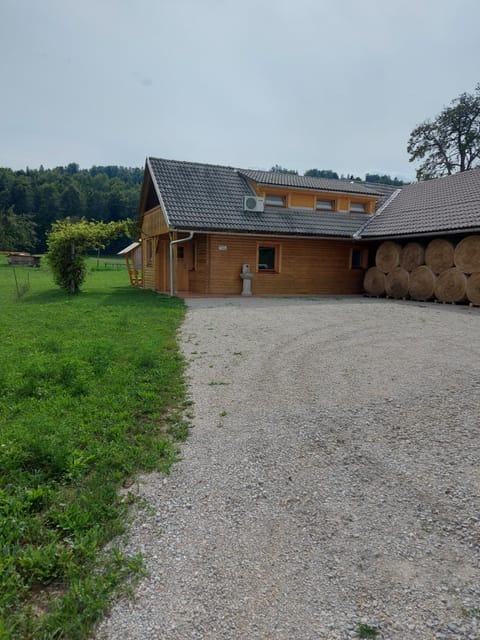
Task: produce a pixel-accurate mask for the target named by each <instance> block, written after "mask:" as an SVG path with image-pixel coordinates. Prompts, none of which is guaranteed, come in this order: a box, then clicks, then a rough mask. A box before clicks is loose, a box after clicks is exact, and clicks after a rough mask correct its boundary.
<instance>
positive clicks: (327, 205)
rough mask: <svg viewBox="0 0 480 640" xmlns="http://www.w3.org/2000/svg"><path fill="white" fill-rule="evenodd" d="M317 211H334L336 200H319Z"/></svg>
mask: <svg viewBox="0 0 480 640" xmlns="http://www.w3.org/2000/svg"><path fill="white" fill-rule="evenodd" d="M317 210H319V211H334V210H335V200H317Z"/></svg>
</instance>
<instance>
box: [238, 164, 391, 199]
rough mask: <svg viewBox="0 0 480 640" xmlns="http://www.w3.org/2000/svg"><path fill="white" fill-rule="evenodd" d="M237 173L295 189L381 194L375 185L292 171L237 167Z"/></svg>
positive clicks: (253, 179)
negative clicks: (314, 176) (302, 174)
mask: <svg viewBox="0 0 480 640" xmlns="http://www.w3.org/2000/svg"><path fill="white" fill-rule="evenodd" d="M239 173H240V174H241V175H242V176H245V177H246V178H248V179H249V180H252V182H256V183H258V184H263V185H271V186H278V187H294V188H297V189H314V190H315V191H333V192H336V193H356V194H358V195H368V196H375V195H383V192H382V191H381V190H380V189H377V188H376V185H374V184H370V185H368V186H367V185H365V184H364V183H362V182H355V181H353V180H334V179H332V178H311V177H309V176H297V175H296V174H293V173H278V172H275V171H256V170H253V169H239Z"/></svg>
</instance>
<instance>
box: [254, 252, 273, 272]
mask: <svg viewBox="0 0 480 640" xmlns="http://www.w3.org/2000/svg"><path fill="white" fill-rule="evenodd" d="M258 270H259V271H274V270H275V247H258Z"/></svg>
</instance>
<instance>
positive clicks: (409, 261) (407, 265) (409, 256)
mask: <svg viewBox="0 0 480 640" xmlns="http://www.w3.org/2000/svg"><path fill="white" fill-rule="evenodd" d="M422 264H425V248H424V247H422V245H421V244H420V243H419V242H409V243H408V244H406V245H405V246H404V247H403V248H402V250H401V252H400V266H401V267H403V268H404V269H406V270H407V271H414V270H415V269H416V268H417V267H420V266H421V265H422Z"/></svg>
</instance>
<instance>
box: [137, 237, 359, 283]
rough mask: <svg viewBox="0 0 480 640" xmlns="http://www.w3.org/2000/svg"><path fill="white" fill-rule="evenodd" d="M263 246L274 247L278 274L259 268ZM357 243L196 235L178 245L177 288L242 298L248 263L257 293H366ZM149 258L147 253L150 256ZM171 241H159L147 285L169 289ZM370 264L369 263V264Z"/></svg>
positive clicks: (147, 268) (146, 268) (146, 270)
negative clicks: (354, 258)
mask: <svg viewBox="0 0 480 640" xmlns="http://www.w3.org/2000/svg"><path fill="white" fill-rule="evenodd" d="M259 247H274V248H275V252H276V265H275V267H276V271H275V272H269V271H262V270H259V268H258V252H259ZM359 247H360V250H362V251H364V252H365V251H366V249H365V248H364V245H362V246H360V245H358V244H357V243H354V242H353V241H350V240H346V241H340V240H315V239H303V238H298V239H296V238H265V237H261V236H237V235H223V234H196V235H195V237H194V239H193V240H191V241H190V242H186V243H185V244H182V243H180V244H178V245H176V247H175V251H174V256H175V263H176V290H177V291H189V292H190V293H199V294H225V295H229V294H240V293H241V291H242V280H241V278H240V271H241V268H242V265H243V264H244V263H248V264H249V265H250V269H251V271H252V272H254V273H255V277H254V279H253V282H252V291H253V294H254V295H255V294H257V295H294V294H355V293H361V292H362V291H363V288H362V283H363V276H364V269H354V268H351V254H352V249H359ZM144 254H145V255H146V252H144ZM168 254H169V238H168V235H167V234H164V235H162V236H159V237H158V238H156V239H155V251H154V265H150V266H148V265H147V264H145V266H144V287H146V288H149V289H156V290H157V291H163V292H167V291H168V290H169V255H168ZM363 262H364V263H365V266H366V259H365V260H364V261H363Z"/></svg>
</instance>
